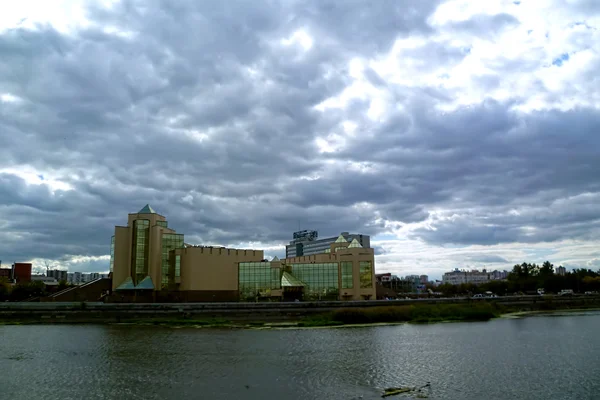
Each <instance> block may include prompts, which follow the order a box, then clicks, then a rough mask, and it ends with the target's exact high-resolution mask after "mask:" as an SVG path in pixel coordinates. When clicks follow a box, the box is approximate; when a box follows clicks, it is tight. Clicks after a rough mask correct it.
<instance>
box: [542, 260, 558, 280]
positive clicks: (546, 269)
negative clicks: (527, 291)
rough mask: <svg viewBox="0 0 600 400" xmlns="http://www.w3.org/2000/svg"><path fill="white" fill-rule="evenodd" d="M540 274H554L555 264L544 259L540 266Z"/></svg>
mask: <svg viewBox="0 0 600 400" xmlns="http://www.w3.org/2000/svg"><path fill="white" fill-rule="evenodd" d="M539 274H540V275H541V276H544V277H545V276H550V275H552V274H554V264H552V263H551V262H550V261H544V263H543V264H542V268H540V272H539Z"/></svg>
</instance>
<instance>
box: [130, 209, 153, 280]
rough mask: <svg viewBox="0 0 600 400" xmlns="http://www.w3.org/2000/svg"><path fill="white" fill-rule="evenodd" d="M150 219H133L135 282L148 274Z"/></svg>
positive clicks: (132, 253) (132, 254) (132, 255)
mask: <svg viewBox="0 0 600 400" xmlns="http://www.w3.org/2000/svg"><path fill="white" fill-rule="evenodd" d="M149 226H150V221H149V220H147V219H138V220H135V221H133V251H132V252H131V257H132V264H133V269H134V272H135V283H136V284H137V283H138V282H140V281H141V280H142V279H144V278H145V277H146V276H147V275H148V241H149V239H150V238H149V236H150V235H149V234H148V233H149V231H148V228H149Z"/></svg>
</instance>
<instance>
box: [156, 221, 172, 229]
mask: <svg viewBox="0 0 600 400" xmlns="http://www.w3.org/2000/svg"><path fill="white" fill-rule="evenodd" d="M156 225H158V226H162V227H163V228H168V227H169V224H168V223H167V221H156Z"/></svg>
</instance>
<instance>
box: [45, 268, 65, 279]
mask: <svg viewBox="0 0 600 400" xmlns="http://www.w3.org/2000/svg"><path fill="white" fill-rule="evenodd" d="M46 276H47V277H49V278H54V279H56V280H57V281H58V282H60V281H66V280H67V271H65V270H61V269H49V270H47V271H46Z"/></svg>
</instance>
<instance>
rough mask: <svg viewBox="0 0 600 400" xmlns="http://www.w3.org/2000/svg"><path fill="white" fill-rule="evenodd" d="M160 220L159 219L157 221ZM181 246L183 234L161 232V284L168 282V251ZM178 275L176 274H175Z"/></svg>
mask: <svg viewBox="0 0 600 400" xmlns="http://www.w3.org/2000/svg"><path fill="white" fill-rule="evenodd" d="M158 222H161V221H158ZM182 247H183V235H182V234H178V233H163V235H162V263H161V273H162V285H163V286H164V285H168V284H169V265H170V263H169V252H170V251H171V250H175V249H180V248H182ZM176 276H178V275H176Z"/></svg>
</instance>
